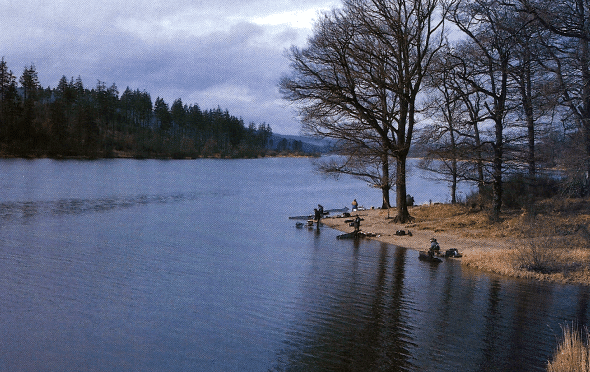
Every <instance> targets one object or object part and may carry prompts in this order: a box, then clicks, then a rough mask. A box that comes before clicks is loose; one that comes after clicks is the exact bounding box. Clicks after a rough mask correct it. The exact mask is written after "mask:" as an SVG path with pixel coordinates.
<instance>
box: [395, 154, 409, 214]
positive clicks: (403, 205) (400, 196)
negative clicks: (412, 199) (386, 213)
mask: <svg viewBox="0 0 590 372" xmlns="http://www.w3.org/2000/svg"><path fill="white" fill-rule="evenodd" d="M406 158H407V155H401V154H400V155H398V157H397V158H396V159H397V174H396V182H395V191H396V205H397V216H396V217H395V222H398V223H406V222H408V221H409V220H410V213H409V212H408V204H407V202H406Z"/></svg>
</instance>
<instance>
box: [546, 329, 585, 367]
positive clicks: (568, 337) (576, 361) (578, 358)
mask: <svg viewBox="0 0 590 372" xmlns="http://www.w3.org/2000/svg"><path fill="white" fill-rule="evenodd" d="M562 330H563V340H562V341H561V342H560V344H559V345H558V346H557V349H556V350H555V353H554V354H553V360H552V361H550V362H549V363H548V364H547V371H548V372H590V346H589V345H588V329H587V328H585V329H584V331H578V330H575V329H574V327H573V326H572V327H569V326H564V327H562Z"/></svg>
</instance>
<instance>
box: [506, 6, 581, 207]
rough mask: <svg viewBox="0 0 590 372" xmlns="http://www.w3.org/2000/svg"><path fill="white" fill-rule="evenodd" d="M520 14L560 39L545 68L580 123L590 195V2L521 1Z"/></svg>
mask: <svg viewBox="0 0 590 372" xmlns="http://www.w3.org/2000/svg"><path fill="white" fill-rule="evenodd" d="M517 3H518V10H520V11H523V12H527V13H529V14H532V15H533V16H534V17H535V19H536V20H537V21H538V22H540V23H541V24H542V25H543V26H544V27H545V28H546V29H548V30H550V31H551V32H552V33H553V34H554V35H555V36H556V37H555V38H553V40H552V43H551V44H548V45H547V56H548V57H549V58H547V60H546V61H545V63H544V67H545V68H546V69H547V70H549V71H551V72H552V73H553V74H554V75H555V78H556V80H557V83H558V85H559V88H560V93H561V104H562V105H564V106H566V107H568V108H569V109H570V111H571V113H572V115H573V117H574V118H575V120H576V122H577V123H578V127H579V132H580V134H581V137H582V142H583V148H584V156H583V157H584V159H583V161H582V163H583V166H582V167H583V168H582V169H581V171H582V172H581V173H583V174H584V176H585V182H586V185H585V186H586V187H585V190H584V192H583V193H584V194H586V195H588V194H590V184H588V181H589V176H588V175H589V174H590V1H589V0H560V1H542V0H519V1H518V2H517Z"/></svg>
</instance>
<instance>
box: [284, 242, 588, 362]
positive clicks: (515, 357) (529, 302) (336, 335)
mask: <svg viewBox="0 0 590 372" xmlns="http://www.w3.org/2000/svg"><path fill="white" fill-rule="evenodd" d="M370 244H372V245H370ZM346 247H347V250H348V253H345V252H342V251H334V250H327V249H326V244H324V245H323V246H321V247H318V248H317V250H316V251H315V252H314V253H315V256H314V264H313V266H312V269H311V270H310V272H309V273H308V274H307V277H306V281H305V286H304V288H303V289H302V295H301V296H302V297H301V298H300V299H299V301H298V304H297V307H296V309H295V313H296V314H300V316H299V317H298V318H297V320H296V321H295V324H294V325H293V326H292V327H290V328H292V329H293V331H292V332H289V333H288V335H287V339H286V341H285V347H284V350H283V351H282V352H281V353H280V355H279V357H278V363H277V366H276V367H275V368H274V369H273V370H276V371H382V370H386V371H416V370H420V371H457V370H461V371H508V370H510V371H543V370H544V369H545V366H546V362H547V360H548V359H549V357H550V355H551V353H552V351H553V348H554V347H555V340H556V338H555V334H554V330H555V329H559V324H560V323H562V322H563V319H571V318H572V317H573V318H576V319H585V318H586V317H587V314H588V308H587V306H586V305H587V300H588V290H580V291H574V292H571V291H565V292H563V291H560V292H559V295H556V294H555V291H554V289H555V286H552V285H548V284H544V283H537V282H531V281H513V280H506V279H504V278H498V277H493V276H486V275H482V274H481V273H477V274H475V275H473V273H472V272H469V271H463V268H462V267H461V265H460V264H459V263H458V262H456V261H447V262H444V263H442V264H440V265H430V264H428V263H423V262H420V261H418V259H417V253H416V252H415V251H412V250H406V249H404V248H398V247H393V246H388V245H386V244H380V243H376V242H373V243H366V242H363V241H356V242H352V241H351V242H350V243H348V244H347V245H346ZM564 288H567V287H564ZM572 288H576V287H572ZM561 289H563V288H561ZM574 299H575V301H577V303H578V306H577V307H576V308H575V309H572V310H570V311H569V313H568V312H560V310H561V309H562V307H564V301H571V300H574Z"/></svg>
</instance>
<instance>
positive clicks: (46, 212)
mask: <svg viewBox="0 0 590 372" xmlns="http://www.w3.org/2000/svg"><path fill="white" fill-rule="evenodd" d="M204 197H205V196H204V195H203V194H198V193H175V194H156V195H127V196H112V197H103V198H88V199H81V198H71V199H59V200H50V201H22V202H20V201H17V202H4V203H0V219H3V220H19V219H23V220H27V219H31V218H34V217H36V216H51V215H76V214H85V213H96V212H106V211H112V210H117V209H127V208H132V207H135V206H141V205H148V204H171V203H181V202H186V201H194V200H199V199H203V198H204Z"/></svg>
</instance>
